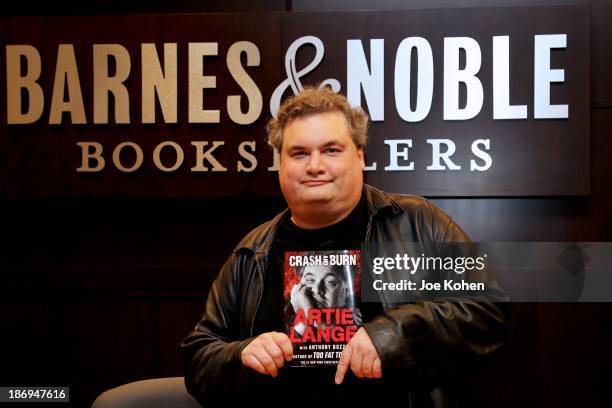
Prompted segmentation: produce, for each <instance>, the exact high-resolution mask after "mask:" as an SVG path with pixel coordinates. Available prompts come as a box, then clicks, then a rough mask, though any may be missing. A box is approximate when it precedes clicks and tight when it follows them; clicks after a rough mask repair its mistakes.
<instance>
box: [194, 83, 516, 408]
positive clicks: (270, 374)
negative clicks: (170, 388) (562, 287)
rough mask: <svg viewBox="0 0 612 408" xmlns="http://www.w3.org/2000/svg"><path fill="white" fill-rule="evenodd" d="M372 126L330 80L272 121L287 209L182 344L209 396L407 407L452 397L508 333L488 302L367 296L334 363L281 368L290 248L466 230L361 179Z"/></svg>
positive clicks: (258, 237) (203, 396) (250, 242)
mask: <svg viewBox="0 0 612 408" xmlns="http://www.w3.org/2000/svg"><path fill="white" fill-rule="evenodd" d="M366 130H367V116H366V115H365V113H364V112H363V110H362V109H361V108H357V107H351V106H350V105H349V104H348V102H347V100H346V98H344V97H343V96H341V95H338V94H335V93H333V92H332V91H331V90H329V89H327V88H323V89H306V90H304V91H303V92H302V93H300V94H299V95H297V96H295V97H293V98H289V99H288V100H287V101H285V102H284V103H283V105H282V106H281V107H280V109H279V111H278V114H277V117H276V118H275V119H273V120H272V121H271V122H270V124H269V125H268V133H269V143H270V144H271V145H272V146H273V147H274V148H276V149H278V151H279V152H280V167H279V181H280V186H281V190H282V193H283V196H284V197H285V199H286V201H287V204H288V206H289V208H288V209H287V210H285V211H284V212H282V213H281V214H279V215H277V216H276V217H275V218H274V219H273V220H271V221H269V222H267V223H265V224H263V225H261V226H260V227H258V228H256V229H255V230H253V231H252V232H251V233H249V234H248V235H247V236H246V237H245V238H244V239H243V240H242V242H241V243H240V244H239V245H238V246H237V247H236V249H235V250H234V252H233V253H232V254H231V255H230V257H229V259H228V260H227V262H226V263H225V265H224V267H223V269H222V270H221V272H220V273H219V275H218V277H217V279H216V280H215V282H214V283H213V285H212V287H211V290H210V293H209V296H208V300H207V302H206V310H205V313H204V316H203V318H202V320H201V321H200V322H199V323H198V325H197V326H196V328H195V330H194V331H193V332H192V333H191V334H190V335H189V336H188V337H187V338H186V339H185V340H184V341H183V343H182V349H183V355H184V361H185V376H186V385H187V388H188V390H189V391H190V392H191V393H192V394H193V395H194V396H195V397H196V398H197V399H198V400H199V401H200V402H201V403H202V404H204V405H205V404H210V403H211V402H212V401H223V400H226V399H227V398H230V397H231V398H242V399H248V400H253V399H255V398H259V397H261V398H264V399H265V400H266V401H267V403H268V405H273V406H276V405H278V406H281V405H286V404H291V405H295V404H296V401H295V400H294V399H292V400H291V401H287V400H286V399H284V397H283V394H282V392H283V388H282V386H284V385H289V386H292V387H291V389H292V390H293V388H294V387H293V386H294V385H295V384H310V385H312V386H313V387H316V389H317V390H319V392H320V393H321V394H324V395H326V398H331V399H335V401H337V402H344V401H347V400H350V399H351V398H352V402H350V403H352V404H353V405H355V404H357V405H359V404H362V403H363V402H364V400H365V398H366V397H368V396H369V397H372V398H380V396H381V395H380V393H381V392H383V393H387V392H400V393H401V395H403V397H402V398H403V400H404V402H406V401H407V402H406V404H410V405H411V406H451V405H454V404H455V402H456V400H454V399H453V395H452V394H451V393H449V392H448V389H450V388H457V387H456V385H457V384H458V383H457V382H455V384H453V381H454V380H455V381H456V380H458V379H457V378H456V373H458V372H462V370H467V368H468V367H470V366H472V364H473V363H474V362H475V361H476V360H477V359H478V358H479V357H481V356H484V355H487V354H489V353H491V352H492V351H494V350H495V349H497V348H499V347H500V346H501V345H502V344H503V341H504V333H505V319H504V315H503V314H502V313H501V312H500V310H499V309H498V308H497V307H496V306H495V305H494V304H493V303H490V302H481V303H476V302H473V301H468V300H465V301H462V302H457V303H451V302H420V303H410V304H400V305H399V306H398V305H397V304H396V302H394V301H393V299H388V298H386V299H383V300H381V303H380V304H369V303H364V304H362V305H361V309H362V310H361V312H362V318H363V321H364V324H363V326H362V327H361V328H360V329H359V330H358V331H357V333H356V334H355V335H354V336H353V337H352V338H351V340H350V342H349V343H348V345H347V346H346V348H345V349H344V351H343V352H342V357H341V359H340V363H339V364H338V366H337V368H333V372H332V373H319V372H313V371H312V369H309V368H306V369H303V368H292V369H287V368H286V367H285V361H288V360H290V359H291V358H292V357H293V356H292V347H291V343H290V341H289V338H288V337H287V335H286V334H285V333H282V328H283V325H282V321H283V315H282V311H283V293H282V260H283V254H284V253H285V252H287V251H312V250H316V251H327V250H357V249H360V247H361V243H363V242H366V243H377V242H378V243H382V242H400V241H408V242H417V243H419V244H420V245H422V246H423V247H424V248H429V249H432V248H434V247H435V246H436V244H438V243H440V242H465V241H469V238H468V237H467V235H466V234H465V233H464V232H463V231H462V230H461V229H460V228H459V227H458V226H457V225H456V224H455V223H454V222H453V221H452V220H451V218H450V217H449V216H448V215H446V214H445V213H443V212H442V211H441V210H440V209H438V208H437V207H435V206H434V205H433V204H432V203H430V202H429V201H427V200H425V199H422V198H419V197H410V196H401V195H397V194H387V193H384V192H381V191H379V190H376V189H374V188H372V187H370V186H367V185H365V184H363V168H364V166H365V162H364V150H363V149H364V147H365V143H366ZM432 250H433V249H432ZM481 279H483V277H481ZM489 283H490V286H493V285H494V282H493V281H491V282H489ZM315 370H318V369H315ZM334 383H335V385H334ZM347 383H348V384H347ZM334 387H335V388H334ZM393 390H396V391H393ZM326 401H327V402H329V401H330V400H326Z"/></svg>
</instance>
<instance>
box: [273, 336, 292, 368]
mask: <svg viewBox="0 0 612 408" xmlns="http://www.w3.org/2000/svg"><path fill="white" fill-rule="evenodd" d="M272 336H273V337H274V341H275V342H276V344H277V345H278V346H279V347H280V350H281V352H282V353H283V356H284V358H285V360H287V361H291V360H292V359H293V345H292V344H291V340H289V337H288V336H287V335H286V334H285V333H278V332H274V333H272Z"/></svg>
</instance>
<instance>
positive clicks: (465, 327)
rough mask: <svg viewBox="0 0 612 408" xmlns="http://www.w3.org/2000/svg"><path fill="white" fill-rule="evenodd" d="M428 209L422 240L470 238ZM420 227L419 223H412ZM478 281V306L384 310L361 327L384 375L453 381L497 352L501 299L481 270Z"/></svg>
mask: <svg viewBox="0 0 612 408" xmlns="http://www.w3.org/2000/svg"><path fill="white" fill-rule="evenodd" d="M428 204H429V208H428V210H429V211H425V212H422V213H421V214H420V216H421V217H426V218H427V219H426V220H420V221H421V225H427V226H428V228H427V231H421V232H423V235H422V236H426V237H427V238H428V239H431V240H432V242H433V243H434V244H435V243H440V242H470V238H469V237H468V236H467V234H465V232H463V230H462V229H461V228H460V227H459V226H458V225H457V224H455V223H454V222H453V220H452V219H451V218H450V217H449V216H448V215H446V214H445V213H444V212H443V211H442V210H440V209H438V208H437V207H435V206H434V205H433V204H431V203H428ZM417 222H419V220H417ZM479 275H480V276H478V277H477V279H478V281H480V282H485V285H486V287H487V296H486V298H485V299H483V300H478V301H476V300H473V299H453V300H452V301H442V300H441V301H422V302H415V303H406V304H401V305H399V306H395V307H393V308H389V309H386V310H385V311H384V312H383V313H382V314H380V315H378V316H376V317H375V318H374V319H372V320H371V321H370V322H368V323H365V324H364V327H365V329H366V331H367V332H368V334H369V336H370V338H371V339H372V342H373V344H374V346H375V347H376V349H377V351H378V354H379V356H380V357H381V362H382V368H383V375H385V376H387V374H392V375H393V373H396V372H401V373H404V374H405V373H406V372H408V373H409V374H411V375H414V376H415V377H416V378H417V379H422V380H425V379H426V378H431V377H440V376H443V377H447V376H451V377H452V376H454V375H457V374H459V373H462V372H465V371H466V370H469V369H470V368H471V367H473V366H475V365H476V364H477V363H478V362H479V360H481V359H482V357H484V356H486V355H489V354H490V353H492V352H493V351H494V350H496V349H498V348H500V347H501V346H502V345H503V344H504V342H505V339H506V337H507V318H508V313H507V309H506V308H505V306H507V305H505V304H496V303H493V301H495V300H504V299H505V294H504V293H503V291H502V290H501V289H500V288H499V287H498V285H497V282H496V280H495V278H494V276H492V275H491V274H490V273H489V272H488V271H487V270H486V269H485V270H483V271H482V272H479Z"/></svg>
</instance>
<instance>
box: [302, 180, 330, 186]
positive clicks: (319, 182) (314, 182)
mask: <svg viewBox="0 0 612 408" xmlns="http://www.w3.org/2000/svg"><path fill="white" fill-rule="evenodd" d="M327 183H331V180H305V181H302V184H305V185H307V186H313V187H314V186H322V185H323V184H327Z"/></svg>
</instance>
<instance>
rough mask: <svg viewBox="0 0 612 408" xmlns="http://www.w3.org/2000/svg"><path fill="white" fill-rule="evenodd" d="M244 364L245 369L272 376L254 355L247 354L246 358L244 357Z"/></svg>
mask: <svg viewBox="0 0 612 408" xmlns="http://www.w3.org/2000/svg"><path fill="white" fill-rule="evenodd" d="M242 363H243V364H244V366H245V367H249V368H252V369H253V370H255V371H257V372H258V373H260V374H270V373H269V372H268V370H267V369H266V367H264V366H263V365H262V364H261V363H260V362H259V360H257V357H255V356H254V355H253V354H247V355H246V356H244V357H243V359H242Z"/></svg>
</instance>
